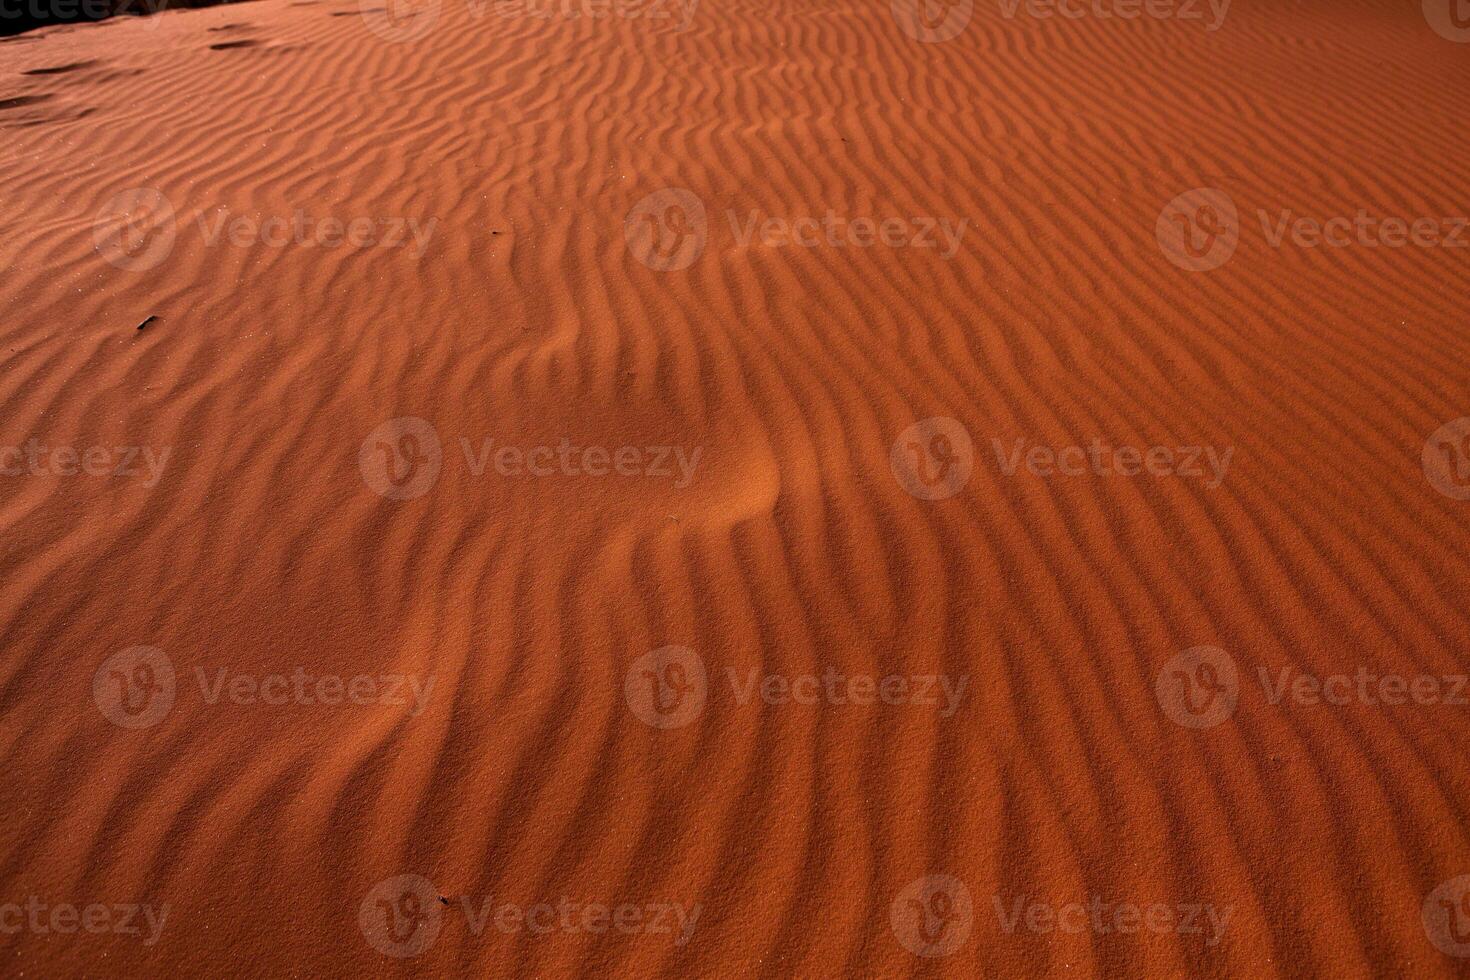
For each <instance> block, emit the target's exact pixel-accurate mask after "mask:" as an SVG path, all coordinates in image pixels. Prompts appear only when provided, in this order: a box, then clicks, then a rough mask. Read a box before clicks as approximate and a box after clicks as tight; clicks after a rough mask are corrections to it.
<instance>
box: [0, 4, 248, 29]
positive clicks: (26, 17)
mask: <svg viewBox="0 0 1470 980" xmlns="http://www.w3.org/2000/svg"><path fill="white" fill-rule="evenodd" d="M247 2H249V0H0V37H9V36H13V35H16V34H21V33H24V32H25V31H33V30H35V29H36V28H38V27H51V26H53V25H56V24H85V23H90V22H92V21H99V20H106V19H108V18H109V17H146V16H149V15H152V14H156V13H159V12H161V11H164V10H187V9H194V8H197V7H215V6H219V5H220V4H221V3H247Z"/></svg>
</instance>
